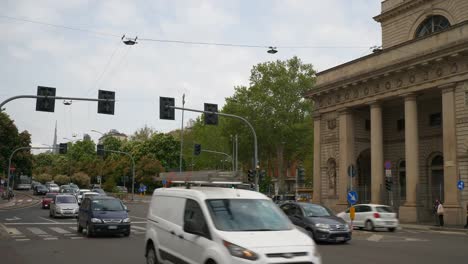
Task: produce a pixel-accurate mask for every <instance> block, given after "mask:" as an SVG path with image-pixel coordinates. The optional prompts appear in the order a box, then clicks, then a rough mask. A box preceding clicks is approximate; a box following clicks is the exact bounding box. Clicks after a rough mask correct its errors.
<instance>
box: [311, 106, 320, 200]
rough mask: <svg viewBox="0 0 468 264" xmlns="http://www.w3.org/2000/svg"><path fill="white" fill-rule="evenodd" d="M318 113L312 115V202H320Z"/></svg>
mask: <svg viewBox="0 0 468 264" xmlns="http://www.w3.org/2000/svg"><path fill="white" fill-rule="evenodd" d="M320 140H321V138H320V115H319V114H315V115H314V179H313V181H314V193H313V196H312V201H313V202H314V203H320V202H321V201H322V199H321V196H322V195H321V191H322V188H321V185H322V184H321V183H322V175H321V162H320V161H321V157H322V153H321V151H320Z"/></svg>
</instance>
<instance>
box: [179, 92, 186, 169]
mask: <svg viewBox="0 0 468 264" xmlns="http://www.w3.org/2000/svg"><path fill="white" fill-rule="evenodd" d="M184 107H185V94H183V95H182V108H184ZM180 127H181V128H180V156H179V172H182V155H183V154H182V150H183V147H184V110H183V109H182V122H181V124H180Z"/></svg>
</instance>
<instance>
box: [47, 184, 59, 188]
mask: <svg viewBox="0 0 468 264" xmlns="http://www.w3.org/2000/svg"><path fill="white" fill-rule="evenodd" d="M49 186H50V187H58V185H57V184H51V185H49Z"/></svg>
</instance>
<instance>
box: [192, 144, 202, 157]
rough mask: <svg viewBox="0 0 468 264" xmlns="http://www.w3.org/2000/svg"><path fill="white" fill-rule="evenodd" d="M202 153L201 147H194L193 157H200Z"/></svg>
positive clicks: (196, 145)
mask: <svg viewBox="0 0 468 264" xmlns="http://www.w3.org/2000/svg"><path fill="white" fill-rule="evenodd" d="M200 153H201V145H200V144H195V145H193V155H195V156H198V155H200Z"/></svg>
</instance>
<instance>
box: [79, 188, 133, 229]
mask: <svg viewBox="0 0 468 264" xmlns="http://www.w3.org/2000/svg"><path fill="white" fill-rule="evenodd" d="M77 222H78V223H77V224H78V227H77V230H78V233H81V232H83V231H84V233H85V235H86V236H87V237H92V236H94V235H96V234H100V233H105V234H123V235H124V236H129V235H130V228H131V222H130V218H129V217H128V210H127V207H126V206H125V205H124V204H123V203H122V201H120V200H119V199H117V198H114V197H110V196H102V195H99V196H93V197H88V198H86V199H84V200H83V202H82V203H81V206H80V209H79V214H78V221H77Z"/></svg>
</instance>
